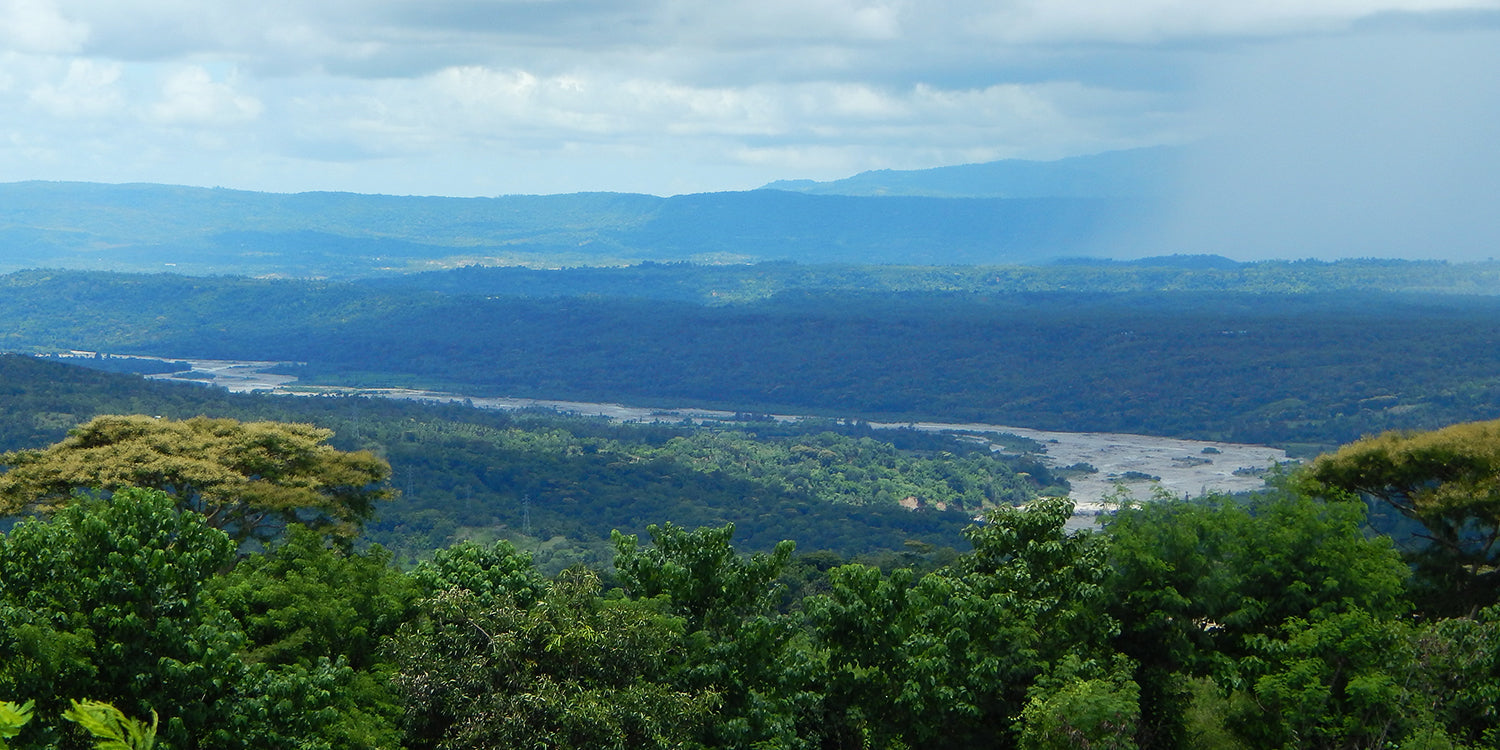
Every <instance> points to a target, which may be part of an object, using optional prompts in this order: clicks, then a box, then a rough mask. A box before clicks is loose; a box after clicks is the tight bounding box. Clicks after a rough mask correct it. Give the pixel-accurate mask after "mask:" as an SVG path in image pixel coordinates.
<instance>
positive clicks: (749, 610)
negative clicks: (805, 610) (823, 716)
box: [613, 523, 821, 748]
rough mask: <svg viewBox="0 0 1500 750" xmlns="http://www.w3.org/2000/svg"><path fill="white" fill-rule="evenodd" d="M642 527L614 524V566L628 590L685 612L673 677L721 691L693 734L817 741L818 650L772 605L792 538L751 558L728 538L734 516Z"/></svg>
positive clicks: (753, 743)
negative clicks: (707, 523) (686, 647)
mask: <svg viewBox="0 0 1500 750" xmlns="http://www.w3.org/2000/svg"><path fill="white" fill-rule="evenodd" d="M648 531H649V533H650V535H651V546H650V547H647V548H641V547H640V546H639V541H638V539H637V538H636V537H634V536H625V535H623V534H620V533H619V532H615V534H614V538H613V541H614V545H615V550H616V552H615V571H616V574H617V576H618V578H619V581H620V585H621V588H622V589H623V591H624V593H625V594H626V595H627V596H631V597H635V598H637V599H638V600H645V601H656V602H659V603H660V604H661V605H662V606H664V607H665V608H666V611H668V612H669V613H671V614H673V615H676V616H679V617H682V618H683V620H684V625H685V628H686V631H687V634H688V637H689V639H688V643H689V644H690V649H691V650H690V652H689V653H690V656H689V661H690V664H689V666H688V667H687V668H686V669H684V670H683V674H682V675H681V677H680V679H679V684H680V685H682V686H683V688H684V689H686V690H689V691H693V692H704V693H712V694H714V695H716V696H718V699H719V709H718V711H717V715H716V716H715V720H714V721H713V722H712V723H710V724H707V725H705V727H704V730H705V731H704V732H703V733H702V734H701V735H700V738H699V739H701V741H702V742H703V743H704V744H705V745H707V746H710V747H722V748H773V747H774V748H801V747H814V746H816V740H817V735H818V733H819V732H820V731H821V727H820V726H818V725H817V723H816V719H817V717H818V705H817V704H818V689H819V688H818V686H817V685H816V684H815V681H816V679H817V671H818V668H817V665H816V663H815V662H816V661H817V657H816V656H815V655H813V654H811V653H809V652H808V650H807V649H806V648H805V644H804V643H803V642H802V641H801V639H800V638H799V635H800V633H799V630H800V628H799V627H798V625H799V623H798V621H797V619H795V618H793V617H791V616H788V615H782V614H778V613H777V612H776V607H777V605H778V604H780V602H781V597H782V590H781V589H782V587H781V584H780V583H779V580H780V578H781V575H782V572H783V570H784V569H785V568H786V565H787V563H788V561H789V560H790V558H791V554H792V551H793V549H794V546H795V545H793V544H792V543H791V542H782V543H781V544H778V545H777V546H776V549H775V550H774V551H773V552H771V553H770V554H755V555H751V556H749V557H748V558H747V557H743V556H740V555H739V554H738V553H737V552H736V551H735V549H734V547H733V545H732V544H731V543H730V542H731V540H732V538H733V536H734V526H733V525H732V524H731V525H728V526H724V527H722V528H717V529H714V528H702V529H696V530H693V531H688V530H686V529H682V528H680V527H677V526H674V525H672V524H671V523H668V524H666V525H664V526H661V527H657V526H651V527H649V529H648Z"/></svg>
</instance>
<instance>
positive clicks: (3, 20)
mask: <svg viewBox="0 0 1500 750" xmlns="http://www.w3.org/2000/svg"><path fill="white" fill-rule="evenodd" d="M88 37H89V27H88V25H87V24H86V23H81V22H78V21H75V20H71V19H69V18H67V17H65V16H64V15H63V14H62V12H61V11H59V10H58V9H57V7H56V6H55V5H54V4H53V3H50V2H47V0H0V48H3V49H7V50H11V51H16V52H24V53H41V54H65V53H70V52H76V51H78V50H79V49H80V48H81V47H82V46H83V44H84V42H85V41H86V40H87V39H88Z"/></svg>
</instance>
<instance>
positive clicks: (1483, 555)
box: [0, 418, 1500, 749]
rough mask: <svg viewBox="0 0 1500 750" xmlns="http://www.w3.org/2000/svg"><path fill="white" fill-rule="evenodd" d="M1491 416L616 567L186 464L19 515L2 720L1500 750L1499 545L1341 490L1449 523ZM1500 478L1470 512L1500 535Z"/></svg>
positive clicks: (1469, 484)
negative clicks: (1187, 474) (930, 531)
mask: <svg viewBox="0 0 1500 750" xmlns="http://www.w3.org/2000/svg"><path fill="white" fill-rule="evenodd" d="M129 423H130V424H136V425H139V426H142V428H143V429H146V430H148V431H150V430H155V429H157V428H158V427H159V426H160V425H161V424H162V423H161V422H160V421H159V420H152V419H150V418H145V419H144V421H142V420H134V421H130V422H129ZM125 439H129V438H128V437H127V438H125ZM1497 439H1500V426H1497V425H1496V424H1494V423H1489V424H1483V425H1473V426H1465V427H1463V428H1457V430H1456V431H1445V433H1443V434H1439V435H1437V436H1416V437H1414V438H1393V439H1391V440H1388V441H1387V442H1385V443H1373V444H1360V445H1356V446H1351V448H1350V449H1349V452H1347V453H1340V454H1339V455H1337V456H1331V457H1327V458H1326V459H1320V461H1319V462H1317V463H1315V464H1313V465H1312V466H1311V467H1310V469H1309V470H1308V471H1307V472H1305V473H1303V474H1301V475H1299V476H1298V477H1296V478H1294V480H1293V481H1291V482H1289V483H1287V484H1286V485H1285V486H1284V487H1282V488H1280V489H1278V490H1274V491H1271V492H1268V493H1265V494H1263V495H1260V496H1257V497H1253V498H1248V499H1231V498H1202V499H1198V500H1193V501H1187V500H1170V499H1162V500H1160V501H1158V502H1154V503H1149V504H1146V505H1144V506H1138V507H1131V508H1125V509H1123V510H1122V511H1121V512H1120V513H1119V514H1118V515H1117V516H1115V518H1114V519H1113V520H1111V521H1110V522H1109V523H1108V524H1107V525H1106V526H1105V528H1104V529H1103V531H1102V532H1099V533H1094V532H1088V531H1085V532H1076V533H1070V532H1068V531H1066V530H1065V526H1064V523H1065V521H1066V520H1067V518H1068V514H1069V512H1070V505H1069V504H1068V503H1067V502H1066V501H1061V500H1046V501H1039V502H1035V503H1033V504H1031V506H1030V507H1029V508H1028V509H1025V510H1020V509H1013V508H999V509H996V510H993V511H991V513H990V514H989V515H988V517H987V519H986V520H985V522H984V523H981V524H975V525H972V526H970V527H969V528H968V529H967V530H966V532H965V535H966V537H967V538H968V540H969V542H970V543H971V545H972V550H971V551H968V552H965V553H962V554H957V555H953V556H951V557H949V558H948V559H946V560H943V561H941V563H940V564H928V565H926V566H925V567H924V569H920V570H917V569H913V568H910V567H896V568H894V569H891V570H882V569H881V568H878V567H874V566H870V565H866V564H860V563H849V562H848V561H847V560H846V559H842V558H840V557H839V556H837V555H834V554H830V553H821V554H816V555H801V556H799V555H797V554H796V552H795V550H794V545H793V544H791V543H790V542H788V543H784V544H778V545H776V547H775V548H774V549H773V550H771V551H769V552H767V553H760V554H755V555H750V556H746V555H742V554H740V553H739V552H738V551H737V550H736V549H735V547H734V546H733V535H734V527H733V526H732V525H726V526H723V527H719V528H712V527H709V528H700V529H693V530H689V529H685V528H683V527H680V526H675V525H672V524H670V523H669V524H665V525H662V526H660V527H657V526H653V527H652V528H650V529H649V530H648V531H649V534H648V535H647V537H645V538H642V537H639V536H637V535H625V534H618V533H617V534H615V535H614V537H613V539H612V547H613V552H614V557H613V565H612V568H611V569H609V570H598V569H593V568H590V567H587V566H574V567H570V568H567V569H565V570H563V571H560V572H558V573H556V574H552V575H545V574H542V573H540V572H539V571H538V570H537V569H536V567H535V565H534V563H533V561H532V559H531V558H530V557H529V556H528V555H526V554H524V553H521V552H518V551H517V550H516V548H515V547H514V546H512V545H511V544H509V543H507V542H497V543H494V544H475V543H472V542H465V543H460V544H457V545H454V546H451V547H448V548H445V549H443V550H440V551H438V552H437V553H436V555H434V556H433V557H432V558H431V559H430V560H428V561H426V562H424V563H422V564H420V565H418V566H417V567H416V568H415V569H412V570H402V569H399V568H397V567H395V566H394V565H392V560H391V557H390V554H389V553H388V552H386V551H384V550H383V549H381V548H379V547H376V548H371V549H369V550H366V551H364V552H354V551H351V550H350V548H349V547H348V546H346V545H341V544H338V543H337V542H334V543H329V542H328V541H326V540H327V539H328V538H329V537H327V536H326V533H320V532H318V531H315V530H312V529H309V528H307V527H303V526H299V525H295V524H294V525H290V526H285V527H283V534H282V536H281V538H280V539H278V540H275V541H273V542H272V543H271V546H270V547H269V548H268V549H266V550H264V551H246V549H245V547H244V546H243V545H238V546H237V545H236V544H235V542H234V540H233V538H232V537H231V535H230V533H227V532H229V531H232V530H233V529H234V524H233V523H232V522H231V523H229V524H228V525H226V526H223V527H222V528H221V527H220V526H218V525H216V524H215V523H213V522H211V518H210V517H205V516H204V515H201V514H199V513H197V512H195V511H193V510H190V509H188V508H190V507H192V506H193V505H194V503H196V502H197V498H198V495H197V494H196V492H195V491H194V490H192V489H190V488H186V487H184V486H183V485H182V484H181V483H170V484H172V485H173V486H172V489H171V491H170V492H168V491H164V490H160V489H132V488H121V489H117V490H116V491H114V492H113V493H112V494H111V495H110V496H108V497H104V498H99V497H95V498H92V499H91V498H89V497H87V496H83V497H79V498H77V499H76V500H74V501H73V502H70V503H66V504H63V505H62V506H61V507H58V508H56V509H54V510H53V511H51V512H50V513H45V514H42V515H38V516H35V517H31V518H28V519H26V520H23V521H21V522H20V523H18V524H17V525H15V526H14V527H12V528H11V529H10V530H9V531H8V532H7V533H5V534H4V535H0V581H3V586H0V649H3V651H0V653H4V654H5V656H6V658H5V659H3V660H0V699H3V700H5V701H9V702H8V703H0V741H3V742H6V743H8V745H7V746H14V747H18V748H39V747H59V748H81V747H89V746H91V745H92V744H93V741H92V740H91V739H89V738H88V737H87V736H86V733H85V732H84V731H83V730H82V729H81V728H80V727H78V726H75V725H74V724H71V723H69V722H67V721H63V720H62V719H63V717H64V714H65V710H66V709H68V708H69V706H74V708H73V709H72V710H71V711H67V714H68V716H70V717H71V716H76V713H75V712H76V711H77V710H78V709H77V707H76V704H75V703H74V702H75V701H80V700H85V699H87V700H96V701H104V702H106V703H108V704H109V705H110V706H113V707H114V708H115V709H117V710H118V711H120V712H122V716H121V719H120V721H121V722H122V723H123V724H125V725H128V726H136V727H144V726H146V725H147V722H146V718H147V717H148V716H149V717H152V720H151V721H150V722H149V724H150V725H151V726H154V727H156V733H155V735H154V737H153V738H151V742H153V743H154V745H155V746H156V747H159V748H171V749H175V748H195V747H202V748H235V747H245V748H268V747H271V748H274V747H287V748H291V747H297V748H369V747H392V748H394V747H407V748H493V747H542V748H640V747H646V748H657V747H659V748H691V747H698V748H865V747H883V748H899V747H932V746H939V745H940V746H943V747H954V748H1085V747H1088V748H1099V747H1111V748H1157V747H1161V748H1173V747H1195V748H1272V747H1285V748H1351V747H1360V748H1363V747H1370V748H1375V747H1382V748H1383V747H1402V748H1418V747H1421V748H1431V747H1444V748H1463V747H1495V746H1496V745H1497V743H1500V715H1497V711H1496V705H1497V699H1500V609H1497V608H1496V606H1495V600H1496V593H1497V589H1496V587H1495V573H1494V562H1495V559H1494V551H1493V549H1489V548H1485V547H1483V545H1482V544H1481V545H1480V546H1479V547H1478V548H1477V551H1478V554H1479V557H1477V558H1475V557H1467V558H1459V557H1453V556H1446V555H1438V556H1431V555H1423V554H1420V553H1419V554H1415V555H1411V556H1408V557H1406V558H1405V559H1403V557H1402V555H1401V554H1400V553H1398V551H1397V549H1396V548H1395V547H1394V546H1393V545H1392V543H1391V540H1390V539H1389V538H1386V537H1372V536H1370V535H1369V534H1367V533H1366V531H1365V530H1364V528H1363V520H1364V518H1365V514H1366V508H1367V506H1366V502H1364V501H1362V500H1360V499H1359V498H1358V497H1356V496H1354V495H1352V494H1350V493H1351V492H1353V491H1354V490H1355V489H1357V488H1350V487H1346V486H1343V485H1341V484H1339V481H1340V476H1341V472H1343V471H1345V470H1346V469H1348V468H1351V467H1355V466H1365V467H1369V466H1378V465H1384V466H1387V467H1390V468H1391V469H1393V470H1394V471H1395V472H1397V473H1398V474H1393V475H1392V476H1390V477H1388V478H1387V479H1382V480H1378V483H1379V484H1380V489H1381V490H1384V491H1387V492H1392V493H1393V494H1391V495H1390V497H1391V498H1396V500H1395V501H1396V502H1409V504H1410V510H1411V512H1412V516H1411V517H1412V518H1413V519H1414V520H1416V521H1418V522H1419V523H1422V524H1424V526H1427V527H1428V528H1432V529H1435V530H1436V529H1441V528H1442V527H1443V526H1442V524H1443V523H1444V522H1445V520H1452V519H1454V518H1455V517H1456V515H1455V508H1456V507H1457V506H1455V504H1454V502H1453V498H1452V497H1451V496H1444V495H1443V494H1442V493H1441V492H1439V493H1437V494H1434V495H1430V496H1429V495H1427V494H1423V491H1420V490H1411V489H1409V488H1410V487H1412V486H1416V485H1422V486H1426V487H1432V486H1437V487H1439V488H1442V487H1444V486H1446V485H1447V484H1449V482H1447V481H1445V480H1435V481H1434V480H1433V479H1431V478H1429V479H1428V480H1427V481H1426V482H1422V481H1420V477H1421V475H1422V471H1425V469H1418V470H1417V471H1412V470H1410V469H1408V467H1409V466H1411V465H1412V464H1413V462H1411V461H1410V460H1408V459H1410V458H1412V457H1413V456H1422V457H1425V458H1426V459H1428V460H1436V461H1438V462H1439V464H1437V465H1447V464H1450V463H1453V462H1454V460H1455V459H1467V460H1469V461H1471V462H1472V465H1473V466H1474V469H1475V475H1474V476H1473V477H1454V478H1453V481H1454V483H1456V484H1459V485H1462V486H1461V487H1455V488H1454V489H1459V490H1462V489H1467V490H1470V491H1472V492H1475V493H1479V494H1480V495H1483V494H1484V493H1493V492H1494V491H1495V486H1494V484H1495V479H1494V476H1495V472H1494V469H1495V468H1496V465H1495V462H1494V460H1493V456H1494V455H1495V450H1494V448H1495V444H1496V440H1497ZM95 446H96V441H93V440H88V441H84V442H82V443H74V444H72V445H71V447H70V448H67V450H93V449H94V447H95ZM156 450H160V451H164V452H165V453H167V454H172V455H176V453H175V451H176V449H175V448H171V447H166V448H158V449H156ZM232 453H233V452H231V454H232ZM137 458H138V457H130V456H127V457H116V460H121V461H125V462H130V461H134V460H137ZM7 460H16V459H15V457H8V458H7ZM49 460H50V459H49ZM1418 463H1420V462H1418ZM22 465H23V466H28V465H30V464H27V463H23V464H22ZM1431 465H1433V464H1429V465H1428V467H1429V468H1430V466H1431ZM1476 480H1477V481H1476ZM1413 481H1415V482H1416V485H1410V484H1406V483H1407V482H1413ZM1402 488H1408V489H1402ZM1367 489H1368V488H1367ZM1489 496H1491V495H1484V496H1483V497H1480V496H1471V501H1470V502H1467V503H1459V504H1458V505H1461V506H1462V507H1463V508H1465V510H1463V511H1462V512H1461V513H1458V515H1462V516H1463V517H1464V522H1465V524H1467V525H1469V526H1470V528H1472V529H1475V530H1479V531H1481V532H1483V533H1484V535H1486V536H1483V537H1482V538H1481V539H1479V540H1478V541H1480V542H1482V541H1483V538H1488V539H1490V540H1491V541H1492V540H1493V538H1494V534H1495V529H1496V528H1497V522H1500V518H1497V517H1496V516H1495V514H1494V512H1493V507H1494V506H1493V503H1490V502H1488V500H1486V499H1485V498H1486V497H1489ZM1375 502H1380V500H1379V499H1376V500H1375ZM1491 546H1492V545H1491ZM237 549H238V551H237ZM1475 549H1476V548H1473V547H1471V548H1470V551H1475ZM1476 563H1477V564H1476ZM74 721H76V719H75V720H74ZM132 721H137V722H142V723H140V724H130V722H132ZM143 734H144V733H143ZM121 746H123V747H130V745H128V744H126V745H121ZM137 746H145V745H144V743H141V744H138V745H137Z"/></svg>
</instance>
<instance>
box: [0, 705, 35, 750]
mask: <svg viewBox="0 0 1500 750" xmlns="http://www.w3.org/2000/svg"><path fill="white" fill-rule="evenodd" d="M35 707H36V701H26V702H25V703H19V704H18V703H12V702H11V701H0V750H6V748H8V747H9V745H7V744H5V741H6V740H9V739H13V738H15V736H16V735H18V734H20V733H21V727H24V726H26V724H27V723H28V722H30V721H31V711H32V709H34V708H35Z"/></svg>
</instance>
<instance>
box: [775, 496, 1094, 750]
mask: <svg viewBox="0 0 1500 750" xmlns="http://www.w3.org/2000/svg"><path fill="white" fill-rule="evenodd" d="M1071 510H1072V506H1071V504H1069V503H1065V502H1056V501H1042V502H1039V503H1036V504H1034V505H1033V506H1032V507H1031V508H1029V509H1026V510H1009V509H1002V510H998V511H995V512H992V513H991V515H990V517H989V519H988V521H987V523H986V524H984V525H983V526H981V527H976V528H975V529H974V530H973V531H972V532H971V534H970V539H971V541H972V542H973V543H974V545H975V551H974V553H972V554H970V555H967V556H964V557H961V558H960V559H959V560H958V561H957V562H956V563H955V564H954V565H953V566H951V567H950V568H948V569H944V570H940V571H937V572H935V573H931V574H928V575H925V576H923V577H922V578H921V579H919V580H915V581H914V580H913V577H912V575H911V573H910V572H909V571H902V570H898V571H895V572H893V573H892V574H890V575H889V576H886V575H883V574H881V572H880V571H879V570H876V569H874V568H870V567H866V566H861V565H849V566H844V567H840V568H835V569H834V570H832V571H831V572H830V587H831V591H830V593H829V594H827V595H820V596H814V597H810V598H809V599H807V600H806V601H805V602H804V607H805V608H806V610H807V614H808V621H809V624H810V626H811V627H812V629H813V633H814V635H815V637H816V639H817V642H818V644H819V646H821V647H822V648H823V649H825V650H826V651H827V654H828V655H827V660H828V666H829V670H830V676H829V678H828V686H827V688H826V695H827V699H826V702H827V710H828V712H829V714H830V716H829V727H828V728H827V729H826V732H827V734H828V736H830V737H831V738H832V740H833V741H834V742H835V743H836V744H837V746H841V747H858V746H861V745H863V744H871V745H874V746H892V745H893V743H896V742H900V743H903V744H904V745H906V746H910V747H919V746H927V745H930V744H932V743H935V742H942V743H943V744H945V745H946V746H948V747H987V746H991V745H993V744H994V743H996V742H997V739H996V738H1009V740H1008V741H1010V742H1013V741H1015V734H1014V733H1015V731H1016V729H1015V727H1014V726H1013V725H1012V722H1013V721H1014V720H1015V718H1016V717H1017V716H1018V715H1019V714H1020V712H1021V710H1022V708H1023V707H1024V706H1025V705H1026V703H1027V700H1028V693H1029V691H1030V690H1031V689H1032V687H1033V685H1034V684H1035V683H1036V681H1037V679H1038V678H1039V677H1040V676H1042V675H1043V674H1045V673H1046V672H1047V671H1048V669H1049V665H1051V664H1054V663H1058V662H1060V661H1062V660H1063V659H1065V658H1072V659H1076V660H1078V661H1080V662H1090V661H1095V660H1098V659H1107V657H1108V646H1107V644H1108V639H1109V636H1110V635H1112V634H1113V632H1114V629H1115V624H1114V622H1113V620H1112V619H1111V618H1109V617H1108V616H1107V615H1104V614H1103V613H1102V612H1101V608H1102V606H1101V605H1102V604H1103V602H1102V596H1103V593H1104V592H1103V589H1102V587H1101V586H1100V584H1101V582H1102V581H1103V579H1104V577H1105V572H1106V570H1105V568H1104V566H1103V563H1104V556H1103V552H1104V550H1103V547H1102V544H1101V542H1102V540H1101V539H1097V538H1095V537H1094V536H1092V535H1089V534H1070V533H1068V532H1066V531H1065V530H1064V524H1065V523H1066V521H1067V519H1068V517H1069V514H1070V513H1071ZM999 742H1001V743H1002V744H1003V743H1005V742H1007V740H1003V739H1002V740H999Z"/></svg>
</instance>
